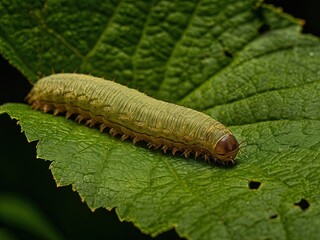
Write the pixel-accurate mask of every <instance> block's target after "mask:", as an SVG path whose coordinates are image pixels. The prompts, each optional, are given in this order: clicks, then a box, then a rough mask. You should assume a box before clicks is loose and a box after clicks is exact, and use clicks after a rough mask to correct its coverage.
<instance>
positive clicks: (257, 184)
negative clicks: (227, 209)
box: [249, 181, 261, 189]
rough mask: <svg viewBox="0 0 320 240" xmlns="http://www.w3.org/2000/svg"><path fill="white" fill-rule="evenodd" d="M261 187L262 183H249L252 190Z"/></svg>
mask: <svg viewBox="0 0 320 240" xmlns="http://www.w3.org/2000/svg"><path fill="white" fill-rule="evenodd" d="M260 185H261V182H256V181H250V182H249V188H250V189H258V188H259V187H260Z"/></svg>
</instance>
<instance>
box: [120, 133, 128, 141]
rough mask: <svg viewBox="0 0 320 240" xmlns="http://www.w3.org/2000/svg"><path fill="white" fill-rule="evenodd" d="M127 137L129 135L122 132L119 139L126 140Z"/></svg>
mask: <svg viewBox="0 0 320 240" xmlns="http://www.w3.org/2000/svg"><path fill="white" fill-rule="evenodd" d="M128 137H129V136H128V135H125V134H123V135H122V136H121V140H122V141H124V140H126V139H127V138H128Z"/></svg>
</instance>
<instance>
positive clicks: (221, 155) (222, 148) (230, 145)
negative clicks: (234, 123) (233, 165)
mask: <svg viewBox="0 0 320 240" xmlns="http://www.w3.org/2000/svg"><path fill="white" fill-rule="evenodd" d="M239 146H240V145H239V143H238V141H237V140H236V138H235V137H234V136H233V135H232V134H227V135H225V136H223V137H222V138H221V139H220V140H219V142H218V143H217V145H216V146H215V157H216V159H217V160H218V161H220V162H229V161H231V162H233V160H234V158H235V157H236V156H237V154H238V151H239Z"/></svg>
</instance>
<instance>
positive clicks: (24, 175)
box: [0, 0, 320, 239]
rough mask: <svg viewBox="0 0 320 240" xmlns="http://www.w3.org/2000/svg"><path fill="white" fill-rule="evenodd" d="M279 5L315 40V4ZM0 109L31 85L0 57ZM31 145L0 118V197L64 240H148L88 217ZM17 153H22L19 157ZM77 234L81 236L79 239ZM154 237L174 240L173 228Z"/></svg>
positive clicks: (319, 32)
mask: <svg viewBox="0 0 320 240" xmlns="http://www.w3.org/2000/svg"><path fill="white" fill-rule="evenodd" d="M265 2H267V3H271V4H273V5H275V6H281V7H282V8H283V10H284V12H287V13H290V14H291V15H293V16H295V17H297V18H301V19H304V20H305V25H304V27H303V32H304V33H307V34H313V35H316V36H320V13H319V10H320V0H305V1H301V0H273V1H272V0H268V1H265ZM0 62H1V65H0V68H1V85H0V105H1V104H3V103H6V102H23V99H24V97H25V96H26V95H27V93H28V92H29V90H30V89H31V85H30V84H29V83H28V81H27V80H26V79H25V77H24V76H22V75H21V74H20V72H19V71H18V70H16V69H15V68H14V67H12V66H11V65H10V64H9V63H8V61H6V60H5V59H3V58H2V57H1V58H0ZM35 147H36V143H31V144H30V143H27V141H26V138H25V136H24V134H22V133H21V132H20V127H18V126H17V125H16V123H15V121H12V120H10V118H9V117H8V116H0V194H3V193H14V194H17V196H23V197H24V198H25V199H27V200H28V201H30V202H32V203H33V204H35V205H36V206H37V207H39V209H40V210H41V211H42V212H43V213H44V214H45V215H46V216H47V217H48V218H49V219H50V220H51V221H52V223H53V224H54V225H55V226H56V227H57V228H58V229H59V231H61V233H62V234H63V235H64V236H66V237H67V238H68V239H70V238H77V239H89V238H91V239H92V238H97V237H99V236H100V237H103V238H105V239H108V238H110V239H151V237H149V236H146V235H143V234H142V233H141V232H140V231H139V230H138V229H137V228H135V227H134V226H133V224H131V223H126V222H124V223H120V221H119V220H118V218H117V216H116V214H115V212H114V211H112V212H107V211H106V210H104V209H98V210H97V211H96V212H94V213H92V212H91V211H90V210H89V208H88V207H87V206H86V204H85V203H82V202H81V200H80V197H79V195H78V194H77V193H75V192H73V191H72V189H71V187H70V186H69V187H62V188H57V187H56V185H55V182H54V180H53V177H52V175H51V172H50V170H49V164H50V163H49V162H45V161H43V160H35V159H36V153H35ZM21 153H23V155H21ZM1 227H5V228H7V229H10V230H12V231H14V232H15V233H16V234H17V236H18V238H19V239H30V238H32V239H34V236H33V235H30V234H29V233H27V232H25V231H21V230H19V229H16V228H15V227H14V226H10V225H7V223H4V222H1V220H0V228H1ZM79 234H81V235H79ZM157 239H178V236H177V234H176V233H175V231H174V230H171V231H169V232H167V233H164V234H162V235H160V236H158V237H157Z"/></svg>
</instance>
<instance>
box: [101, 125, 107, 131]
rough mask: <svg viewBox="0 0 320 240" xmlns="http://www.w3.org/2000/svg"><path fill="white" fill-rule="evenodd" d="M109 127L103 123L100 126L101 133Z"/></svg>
mask: <svg viewBox="0 0 320 240" xmlns="http://www.w3.org/2000/svg"><path fill="white" fill-rule="evenodd" d="M106 127H107V126H106V125H105V124H104V123H102V124H101V125H100V132H103V130H104V129H105V128H106Z"/></svg>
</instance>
